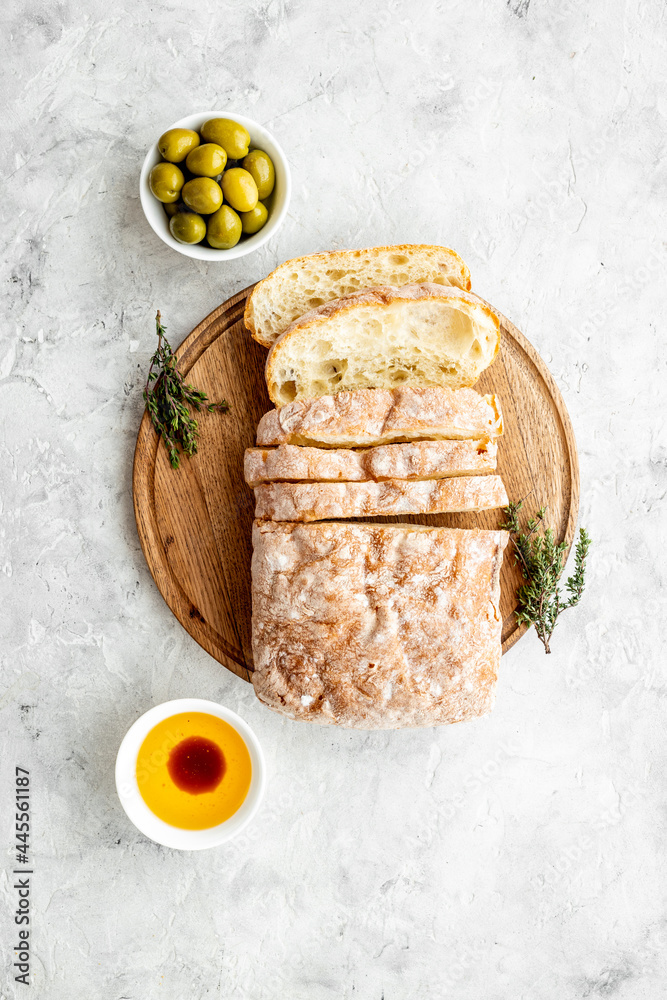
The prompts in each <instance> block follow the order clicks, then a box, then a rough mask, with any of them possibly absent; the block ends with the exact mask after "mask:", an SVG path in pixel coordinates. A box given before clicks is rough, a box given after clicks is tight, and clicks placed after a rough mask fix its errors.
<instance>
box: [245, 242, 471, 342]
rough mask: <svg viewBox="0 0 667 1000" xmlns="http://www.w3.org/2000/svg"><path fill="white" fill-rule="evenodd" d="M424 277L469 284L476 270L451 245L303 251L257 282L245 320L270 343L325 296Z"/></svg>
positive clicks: (442, 282) (325, 299)
mask: <svg viewBox="0 0 667 1000" xmlns="http://www.w3.org/2000/svg"><path fill="white" fill-rule="evenodd" d="M422 281H430V282H433V284H438V285H455V286H457V287H458V288H465V289H469V288H470V272H469V271H468V268H467V267H466V266H465V264H464V263H463V261H462V260H461V258H460V257H459V255H458V254H457V253H454V251H453V250H448V249H447V248H446V247H434V246H394V247H368V248H367V249H365V250H334V251H333V252H331V253H316V254H312V255H311V256H310V257H297V258H296V259H295V260H288V261H285V263H284V264H281V265H280V267H277V268H276V270H275V271H273V272H272V273H271V274H270V275H269V276H268V277H267V278H265V279H264V280H263V281H260V282H259V284H257V285H255V288H254V290H253V292H252V294H251V295H250V297H249V299H248V302H247V305H246V308H245V316H244V320H245V325H246V326H247V328H248V329H249V330H250V332H251V333H252V335H253V337H254V338H255V340H258V341H259V342H260V344H264V346H265V347H270V346H271V344H273V343H274V341H276V340H277V339H278V337H279V336H280V334H281V333H283V332H284V331H285V330H286V329H287V327H288V326H289V325H290V323H293V322H294V320H295V319H298V318H299V316H303V314H304V313H307V312H310V310H311V309H315V308H316V307H317V306H321V305H324V303H325V302H330V301H331V300H332V299H339V298H341V297H342V296H343V295H348V294H349V293H350V292H356V291H358V290H359V289H360V288H372V287H373V286H375V285H399V286H400V285H409V284H414V283H418V282H422Z"/></svg>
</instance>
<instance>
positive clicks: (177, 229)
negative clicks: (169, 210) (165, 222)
mask: <svg viewBox="0 0 667 1000" xmlns="http://www.w3.org/2000/svg"><path fill="white" fill-rule="evenodd" d="M169 230H170V232H171V235H172V236H173V237H174V239H175V240H178V242H179V243H201V241H202V240H203V239H204V237H205V236H206V223H205V222H204V220H203V219H202V217H201V215H197V214H196V213H195V212H177V213H176V215H174V216H172V218H171V219H170V221H169Z"/></svg>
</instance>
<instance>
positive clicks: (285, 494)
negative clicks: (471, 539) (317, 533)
mask: <svg viewBox="0 0 667 1000" xmlns="http://www.w3.org/2000/svg"><path fill="white" fill-rule="evenodd" d="M255 501H256V506H255V517H256V518H259V519H262V518H268V519H270V520H272V521H326V520H328V519H331V518H348V517H380V516H382V515H385V516H386V515H392V514H453V513H458V512H461V511H478V510H492V509H493V508H495V507H506V506H507V503H508V500H507V493H506V492H505V487H504V486H503V482H502V479H501V478H500V476H470V477H467V476H460V477H458V478H456V479H435V480H433V479H429V480H422V481H420V482H406V481H405V480H402V479H390V480H388V481H387V482H382V483H262V484H261V485H260V486H256V487H255Z"/></svg>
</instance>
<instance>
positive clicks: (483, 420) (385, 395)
mask: <svg viewBox="0 0 667 1000" xmlns="http://www.w3.org/2000/svg"><path fill="white" fill-rule="evenodd" d="M502 432H503V421H502V415H501V412H500V404H499V402H498V400H497V398H496V396H491V395H489V396H480V395H479V393H477V392H475V391H474V389H458V390H453V389H439V388H401V389H361V390H359V391H358V392H339V393H337V394H336V395H335V396H321V397H320V398H319V399H305V400H299V401H298V402H295V403H289V404H288V405H287V406H283V407H281V409H279V410H269V412H268V413H265V414H264V416H263V417H262V419H261V420H260V422H259V426H258V428H257V444H258V445H260V446H263V447H266V446H267V445H277V444H296V445H315V446H317V445H319V446H320V447H325V448H346V447H347V448H363V447H370V446H372V445H378V444H390V443H392V442H397V441H420V440H442V439H449V440H455V439H458V440H461V439H474V440H484V439H489V440H493V439H495V438H497V437H499V435H501V434H502Z"/></svg>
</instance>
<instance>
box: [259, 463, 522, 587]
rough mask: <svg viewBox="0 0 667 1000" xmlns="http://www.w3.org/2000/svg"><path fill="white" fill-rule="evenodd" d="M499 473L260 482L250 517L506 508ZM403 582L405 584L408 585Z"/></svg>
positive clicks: (292, 518)
mask: <svg viewBox="0 0 667 1000" xmlns="http://www.w3.org/2000/svg"><path fill="white" fill-rule="evenodd" d="M507 503H508V500H507V493H506V492H505V487H504V486H503V483H502V480H501V478H500V476H459V477H457V478H455V479H427V480H420V481H417V482H408V481H406V480H403V479H389V480H387V481H386V482H382V483H260V485H259V486H256V487H255V517H257V518H270V519H271V520H272V521H326V520H329V519H330V518H339V517H379V516H389V515H394V514H454V513H459V512H461V511H478V510H492V509H493V508H495V507H506V506H507ZM408 585H409V584H408Z"/></svg>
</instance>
